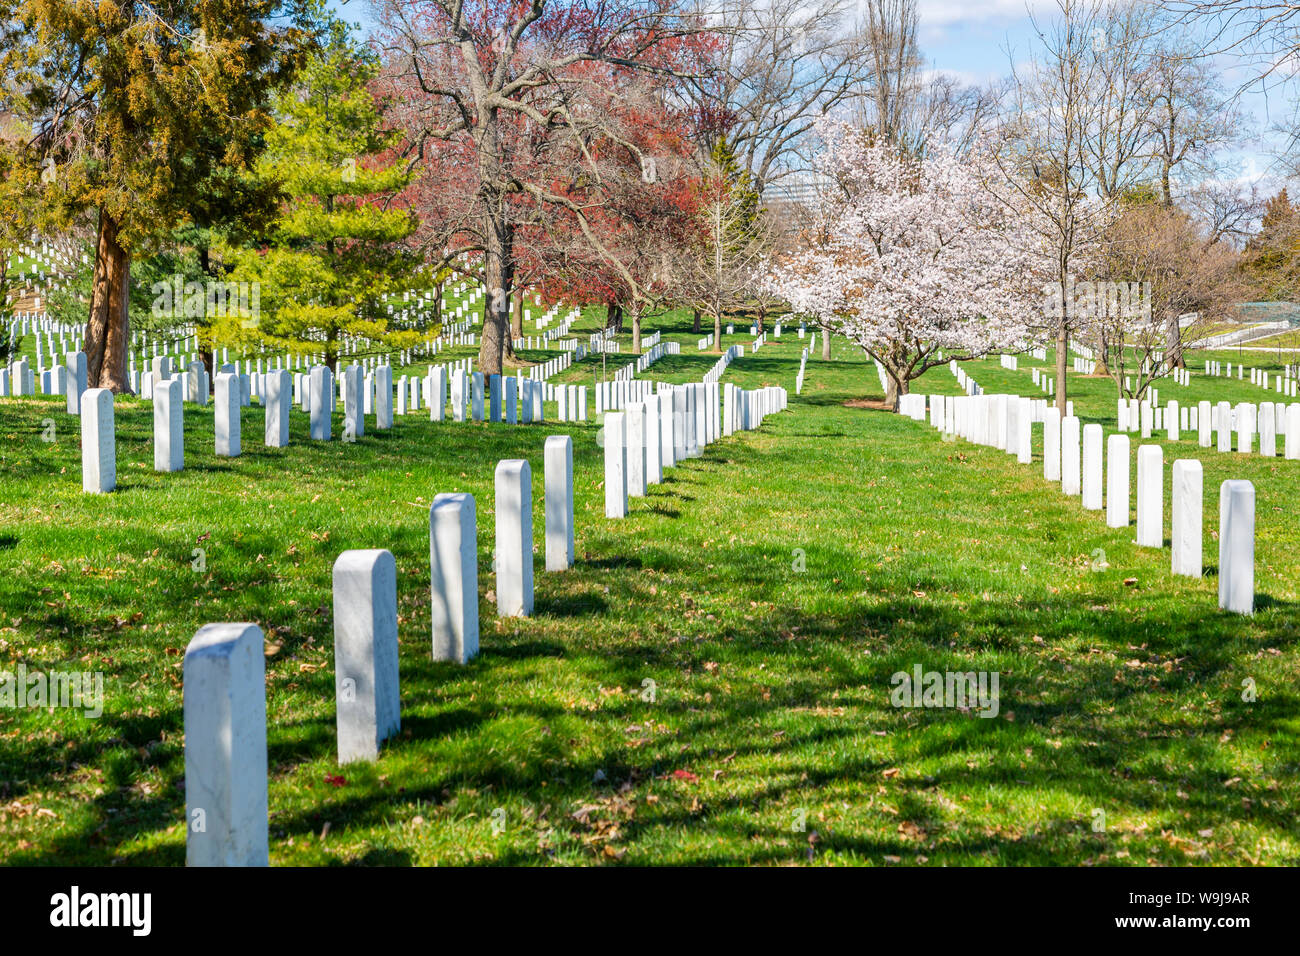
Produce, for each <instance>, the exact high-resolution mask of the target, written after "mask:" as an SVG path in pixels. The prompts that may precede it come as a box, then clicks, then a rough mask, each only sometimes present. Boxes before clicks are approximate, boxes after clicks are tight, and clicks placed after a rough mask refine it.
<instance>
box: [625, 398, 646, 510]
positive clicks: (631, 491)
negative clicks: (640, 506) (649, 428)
mask: <svg viewBox="0 0 1300 956" xmlns="http://www.w3.org/2000/svg"><path fill="white" fill-rule="evenodd" d="M625 424H626V427H627V493H628V495H629V496H630V497H632V498H644V497H645V489H646V467H645V459H646V455H645V442H646V414H645V404H644V403H643V402H629V403H628V406H627V411H626V412H625Z"/></svg>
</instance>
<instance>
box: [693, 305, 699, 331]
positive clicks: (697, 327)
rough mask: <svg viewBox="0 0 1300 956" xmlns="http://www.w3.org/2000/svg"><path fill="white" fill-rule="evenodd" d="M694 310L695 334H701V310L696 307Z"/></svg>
mask: <svg viewBox="0 0 1300 956" xmlns="http://www.w3.org/2000/svg"><path fill="white" fill-rule="evenodd" d="M694 312H695V334H696V335H699V334H700V310H699V309H695V310H694Z"/></svg>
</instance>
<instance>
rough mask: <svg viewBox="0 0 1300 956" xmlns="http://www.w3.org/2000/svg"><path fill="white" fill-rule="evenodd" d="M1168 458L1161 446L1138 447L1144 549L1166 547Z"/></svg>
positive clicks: (1140, 537) (1139, 512)
mask: <svg viewBox="0 0 1300 956" xmlns="http://www.w3.org/2000/svg"><path fill="white" fill-rule="evenodd" d="M1164 462H1165V455H1164V451H1163V450H1162V449H1161V447H1160V446H1159V445H1140V446H1139V447H1138V467H1137V543H1138V545H1139V546H1140V547H1144V548H1163V547H1164V546H1165V522H1164V507H1165V475H1164V470H1165V464H1164Z"/></svg>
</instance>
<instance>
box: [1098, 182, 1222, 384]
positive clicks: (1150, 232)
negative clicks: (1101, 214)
mask: <svg viewBox="0 0 1300 956" xmlns="http://www.w3.org/2000/svg"><path fill="white" fill-rule="evenodd" d="M1106 238H1107V246H1106V254H1105V257H1104V259H1103V260H1102V262H1101V264H1100V265H1101V268H1100V270H1099V272H1100V274H1101V275H1104V276H1105V277H1106V278H1105V279H1104V280H1103V281H1101V282H1098V283H1096V289H1097V292H1098V294H1097V295H1095V298H1094V307H1093V309H1092V310H1091V312H1092V315H1093V319H1094V321H1095V322H1096V327H1097V334H1098V338H1099V341H1100V343H1101V347H1102V349H1104V350H1105V353H1106V367H1107V370H1108V371H1109V373H1110V375H1111V377H1112V378H1113V379H1114V380H1115V386H1116V389H1117V390H1118V392H1119V394H1120V395H1128V396H1134V397H1141V396H1142V395H1143V394H1145V392H1146V390H1147V388H1148V387H1149V386H1150V385H1151V383H1152V382H1153V381H1154V380H1155V379H1156V378H1158V377H1159V376H1160V375H1162V374H1164V369H1165V368H1174V367H1182V366H1183V365H1184V364H1185V363H1184V362H1183V356H1182V351H1183V338H1184V336H1183V335H1180V334H1175V335H1173V336H1170V335H1169V333H1168V329H1169V328H1170V327H1171V326H1172V327H1173V328H1175V329H1179V330H1180V331H1182V332H1184V333H1185V335H1186V338H1188V339H1189V340H1192V341H1194V340H1196V339H1197V338H1200V337H1201V336H1202V335H1203V334H1204V333H1205V332H1207V331H1208V330H1209V328H1210V327H1211V326H1212V325H1213V324H1214V323H1216V322H1218V321H1221V320H1222V318H1223V316H1224V315H1225V314H1226V313H1229V312H1231V311H1232V308H1233V306H1234V305H1235V304H1236V303H1237V302H1239V301H1240V300H1241V298H1242V296H1243V295H1244V294H1245V293H1246V287H1247V286H1246V282H1245V281H1244V279H1243V278H1242V272H1241V269H1240V262H1239V260H1240V256H1239V255H1238V253H1237V252H1236V250H1234V249H1233V248H1232V247H1231V246H1230V245H1229V244H1228V243H1227V242H1225V241H1222V240H1221V239H1218V238H1216V237H1215V235H1214V234H1213V233H1212V232H1211V231H1209V230H1207V229H1206V227H1205V226H1204V225H1203V224H1201V223H1198V222H1196V220H1195V219H1193V218H1192V216H1190V215H1189V214H1188V213H1186V212H1185V211H1183V210H1182V209H1179V208H1177V207H1173V206H1165V205H1162V204H1160V203H1144V204H1140V205H1134V206H1129V207H1127V208H1125V209H1124V210H1123V212H1122V214H1121V215H1120V216H1118V218H1117V219H1116V220H1115V221H1114V222H1113V223H1112V224H1111V226H1110V228H1109V229H1108V230H1107V236H1106ZM1130 284H1131V286H1133V287H1136V288H1135V291H1138V290H1140V294H1139V295H1134V296H1125V297H1124V298H1125V299H1126V300H1127V301H1128V303H1129V305H1130V306H1134V305H1136V303H1137V301H1138V300H1139V299H1140V300H1141V305H1142V307H1141V308H1140V309H1139V308H1134V307H1130V308H1123V307H1117V302H1116V300H1117V299H1118V298H1119V296H1116V295H1114V294H1113V293H1114V291H1115V289H1116V287H1121V286H1126V285H1130ZM1103 289H1105V290H1109V292H1110V293H1111V294H1109V295H1107V294H1104V293H1103V292H1102V290H1103ZM1184 323H1186V328H1183V325H1184ZM1130 383H1131V387H1129V386H1130Z"/></svg>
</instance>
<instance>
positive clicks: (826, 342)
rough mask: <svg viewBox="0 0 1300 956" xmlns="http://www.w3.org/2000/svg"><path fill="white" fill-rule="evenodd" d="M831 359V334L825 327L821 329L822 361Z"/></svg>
mask: <svg viewBox="0 0 1300 956" xmlns="http://www.w3.org/2000/svg"><path fill="white" fill-rule="evenodd" d="M830 360H831V334H830V332H828V331H827V330H826V329H825V328H823V329H822V361H824V362H829V361H830Z"/></svg>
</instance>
